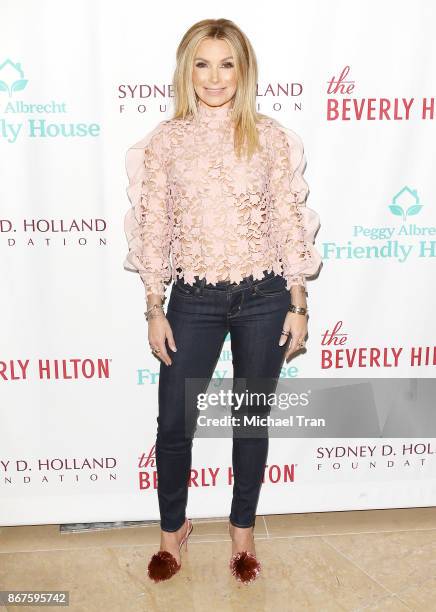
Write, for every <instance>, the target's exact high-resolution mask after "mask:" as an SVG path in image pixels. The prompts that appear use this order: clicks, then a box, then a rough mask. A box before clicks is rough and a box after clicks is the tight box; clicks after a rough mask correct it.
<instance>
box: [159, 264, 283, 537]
mask: <svg viewBox="0 0 436 612" xmlns="http://www.w3.org/2000/svg"><path fill="white" fill-rule="evenodd" d="M264 275H265V276H264V277H263V278H262V279H260V280H253V277H252V275H250V276H248V277H245V278H244V279H243V280H242V281H241V282H240V283H238V284H237V283H232V282H230V281H219V282H218V283H217V284H214V285H212V284H208V283H206V279H204V278H203V279H200V278H199V277H198V276H197V277H195V282H194V284H193V285H189V284H187V283H185V282H184V281H183V280H182V279H178V280H177V281H176V282H175V283H174V284H173V286H172V289H171V295H170V299H169V302H168V308H167V313H166V316H167V319H168V321H169V323H170V325H171V329H172V331H173V335H174V340H175V343H176V347H177V351H172V350H171V349H170V348H169V347H167V350H168V354H169V355H170V357H171V360H172V364H171V365H170V366H167V365H165V364H164V363H163V362H161V364H160V378H159V392H158V397H159V416H158V417H157V424H158V426H157V437H156V465H157V476H158V500H159V510H160V516H161V523H160V525H161V529H162V530H163V531H177V530H178V529H180V527H181V526H182V525H183V524H184V522H185V517H186V506H187V500H188V482H189V475H190V469H191V451H192V444H193V438H192V436H191V437H187V438H186V437H185V435H186V429H185V379H186V378H202V379H207V380H209V381H210V379H211V378H212V375H213V373H214V371H215V367H216V365H217V362H218V359H219V356H220V354H221V350H222V346H223V343H224V339H225V337H226V336H227V333H228V332H230V337H231V350H232V361H233V379H236V378H237V377H247V378H248V377H249V378H253V377H262V378H268V379H273V380H275V383H277V380H278V377H279V375H280V370H281V367H282V364H283V360H284V356H285V349H286V346H287V345H288V343H285V345H283V346H279V339H280V335H281V330H282V329H283V323H284V320H285V316H286V313H287V310H288V307H289V304H290V303H291V296H290V292H289V291H288V290H287V289H286V281H285V279H284V278H283V277H282V276H281V275H277V274H275V273H273V272H269V273H267V272H266V271H265V272H264ZM275 388H276V387H275V386H273V388H272V390H271V389H270V390H269V391H270V392H273V391H275ZM247 390H248V391H250V389H247ZM232 443H233V449H232V466H233V476H234V481H233V483H234V484H233V498H232V505H231V512H230V515H229V520H230V522H231V523H232V524H233V525H234V526H236V527H252V526H254V524H255V519H256V507H257V502H258V499H259V493H260V489H261V484H262V479H263V473H264V469H265V462H266V459H267V455H268V436H267V435H266V436H263V437H245V438H244V437H242V436H241V437H235V435H234V434H233V441H232Z"/></svg>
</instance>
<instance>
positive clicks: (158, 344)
mask: <svg viewBox="0 0 436 612" xmlns="http://www.w3.org/2000/svg"><path fill="white" fill-rule="evenodd" d="M165 340H168V346H169V347H170V349H171V350H172V351H177V348H176V343H175V342H174V336H173V331H172V329H171V325H170V324H169V321H168V319H167V318H166V316H165V315H164V314H163V313H162V314H159V315H157V316H153V317H150V318H149V319H148V342H149V344H150V347H151V348H152V349H159V353H154V352H153V353H152V354H153V355H154V356H155V357H158V358H159V359H160V360H161V361H163V362H164V363H165V364H166V365H167V366H168V365H171V364H172V361H171V359H170V356H169V355H168V353H167V347H166V344H165Z"/></svg>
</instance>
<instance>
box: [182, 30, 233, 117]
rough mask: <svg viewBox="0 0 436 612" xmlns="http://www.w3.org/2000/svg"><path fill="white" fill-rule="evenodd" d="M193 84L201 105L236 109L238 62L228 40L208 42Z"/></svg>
mask: <svg viewBox="0 0 436 612" xmlns="http://www.w3.org/2000/svg"><path fill="white" fill-rule="evenodd" d="M192 82H193V85H194V89H195V92H196V94H197V96H198V97H199V99H200V104H201V103H202V104H204V105H206V106H212V107H217V106H232V98H233V96H234V95H235V93H236V71H235V62H234V59H233V57H232V52H231V50H230V47H229V45H228V43H227V42H226V41H225V40H216V39H212V38H205V39H204V40H202V41H201V43H200V44H199V46H198V48H197V53H196V54H195V57H194V67H193V70H192Z"/></svg>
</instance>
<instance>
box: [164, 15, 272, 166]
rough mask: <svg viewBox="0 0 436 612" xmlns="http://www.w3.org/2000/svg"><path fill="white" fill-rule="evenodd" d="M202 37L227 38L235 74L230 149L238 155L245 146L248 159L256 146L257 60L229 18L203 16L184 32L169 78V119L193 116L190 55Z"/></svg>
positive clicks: (193, 98) (192, 59)
mask: <svg viewBox="0 0 436 612" xmlns="http://www.w3.org/2000/svg"><path fill="white" fill-rule="evenodd" d="M205 38H215V39H220V40H225V41H227V43H228V45H229V47H230V49H231V50H232V54H233V58H234V62H235V70H236V77H237V88H236V93H235V97H234V101H233V109H232V114H231V118H232V120H233V122H234V128H235V129H234V148H235V153H236V155H237V156H238V157H241V155H242V149H243V147H244V148H245V153H246V155H247V158H248V159H250V158H251V156H252V155H253V153H254V152H255V150H256V149H260V148H261V145H260V143H259V135H258V131H257V127H256V123H257V122H258V121H260V119H261V118H262V117H264V116H265V115H262V114H261V113H258V112H257V111H256V85H257V75H258V69H257V60H256V55H255V53H254V50H253V47H252V46H251V43H250V41H249V40H248V38H247V37H246V35H245V34H244V33H243V32H242V31H241V29H240V28H238V26H237V25H236V24H235V23H234V22H233V21H230V20H229V19H203V20H202V21H198V22H197V23H194V25H192V26H191V27H190V28H189V30H187V31H186V33H185V34H184V36H183V38H182V40H181V41H180V43H179V46H178V47H177V52H176V61H177V63H176V68H175V71H174V77H173V88H174V92H175V112H174V115H173V119H186V118H196V117H197V112H198V111H197V99H198V96H197V94H196V92H195V89H194V85H193V82H192V71H193V66H194V57H195V54H196V51H197V48H198V46H199V44H200V42H201V41H202V40H203V39H205Z"/></svg>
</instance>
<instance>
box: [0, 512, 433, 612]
mask: <svg viewBox="0 0 436 612" xmlns="http://www.w3.org/2000/svg"><path fill="white" fill-rule="evenodd" d="M255 537H256V550H257V554H258V557H259V559H260V560H261V562H262V566H263V571H262V573H261V574H260V576H259V578H258V580H256V582H254V583H253V584H250V585H242V584H239V583H237V582H236V581H235V579H234V578H233V577H232V576H231V574H230V571H229V569H228V559H229V556H230V550H231V547H230V538H229V536H228V522H227V518H222V519H220V518H217V519H203V520H202V519H194V531H193V533H192V534H191V538H190V543H189V545H188V551H187V552H186V553H185V552H184V551H182V569H181V570H180V572H179V573H178V574H177V575H176V576H175V577H173V578H172V579H171V580H169V581H168V582H164V583H160V584H154V583H152V582H151V581H150V580H149V579H148V577H147V576H146V566H147V563H148V559H149V557H150V556H151V554H152V553H153V552H155V551H157V550H158V548H159V526H158V523H157V522H151V523H147V524H144V525H141V526H132V527H123V528H117V529H110V530H101V531H91V532H79V533H61V532H60V530H59V526H58V525H36V526H19V527H0V590H8V589H9V590H18V589H26V590H56V589H59V590H67V591H69V593H70V605H69V606H68V607H67V608H65V609H66V610H68V611H69V612H73V611H74V612H76V611H83V612H100V611H101V612H112V611H117V612H118V611H120V612H137V611H138V612H139V611H147V612H154V611H159V612H160V611H165V612H166V611H167V610H171V612H178V611H179V610H180V611H183V612H185V611H186V612H188V611H189V612H190V611H194V612H197V611H198V612H203V611H207V612H227V611H232V612H233V611H237V612H240V611H241V612H242V611H245V610H250V611H252V612H258V611H259V612H260V611H270V610H271V611H274V612H282V611H283V612H284V611H292V612H300V611H312V610H313V611H315V612H323V611H326V612H330V611H331V612H334V611H336V610H338V611H339V610H341V611H342V610H346V611H353V612H358V611H360V610H362V611H363V610H364V611H365V612H372V611H375V610H380V611H386V612H391V611H392V612H403V611H406V610H417V611H418V610H419V611H420V612H421V611H422V612H424V611H427V610H428V611H429V612H434V611H436V508H435V507H429V508H406V509H393V510H364V511H350V512H316V513H309V514H286V515H284V514H282V515H268V516H258V517H257V522H256V530H255ZM42 609H45V610H59V609H61V608H59V607H50V608H47V607H44V608H43V607H30V606H20V607H15V606H6V607H1V606H0V610H10V611H11V612H14V611H15V610H22V611H25V610H29V611H33V610H42Z"/></svg>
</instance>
